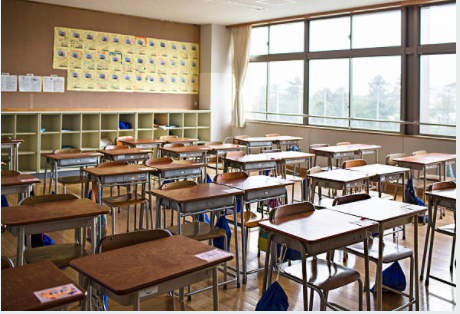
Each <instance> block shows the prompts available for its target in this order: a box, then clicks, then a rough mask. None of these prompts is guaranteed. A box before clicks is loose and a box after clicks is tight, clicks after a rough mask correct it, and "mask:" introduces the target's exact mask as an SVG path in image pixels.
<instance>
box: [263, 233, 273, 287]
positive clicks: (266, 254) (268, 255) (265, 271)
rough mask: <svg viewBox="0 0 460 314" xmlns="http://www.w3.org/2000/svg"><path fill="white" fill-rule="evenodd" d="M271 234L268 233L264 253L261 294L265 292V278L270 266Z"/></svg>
mask: <svg viewBox="0 0 460 314" xmlns="http://www.w3.org/2000/svg"><path fill="white" fill-rule="evenodd" d="M272 238H273V233H272V232H269V233H268V237H267V248H266V250H267V251H266V252H265V266H264V281H263V284H262V293H265V291H267V277H268V270H269V265H270V255H271V254H270V253H271V244H272Z"/></svg>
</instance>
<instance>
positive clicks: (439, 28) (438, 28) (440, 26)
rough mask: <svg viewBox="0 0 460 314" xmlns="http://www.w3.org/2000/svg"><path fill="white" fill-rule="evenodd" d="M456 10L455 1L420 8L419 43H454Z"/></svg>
mask: <svg viewBox="0 0 460 314" xmlns="http://www.w3.org/2000/svg"><path fill="white" fill-rule="evenodd" d="M456 11H457V10H456V5H455V3H452V4H446V5H436V6H429V7H423V8H421V10H420V25H421V29H420V42H421V44H422V45H425V44H441V43H454V42H455V38H456V28H457V27H456V25H455V24H456V23H455V22H456V17H455V13H456Z"/></svg>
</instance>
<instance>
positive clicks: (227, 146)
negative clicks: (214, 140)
mask: <svg viewBox="0 0 460 314" xmlns="http://www.w3.org/2000/svg"><path fill="white" fill-rule="evenodd" d="M200 147H206V148H209V149H211V150H228V149H235V148H241V149H245V148H246V146H244V145H237V144H213V145H209V144H208V145H201V146H200Z"/></svg>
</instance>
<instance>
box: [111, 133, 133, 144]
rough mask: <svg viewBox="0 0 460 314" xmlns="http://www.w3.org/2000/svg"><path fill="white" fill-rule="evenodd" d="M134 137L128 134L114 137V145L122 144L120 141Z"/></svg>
mask: <svg viewBox="0 0 460 314" xmlns="http://www.w3.org/2000/svg"><path fill="white" fill-rule="evenodd" d="M133 139H134V137H132V136H130V135H127V136H120V137H117V138H115V145H122V144H121V141H124V140H133Z"/></svg>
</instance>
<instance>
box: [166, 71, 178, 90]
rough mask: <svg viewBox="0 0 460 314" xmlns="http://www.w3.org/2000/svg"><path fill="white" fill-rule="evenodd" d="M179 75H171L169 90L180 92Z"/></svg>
mask: <svg viewBox="0 0 460 314" xmlns="http://www.w3.org/2000/svg"><path fill="white" fill-rule="evenodd" d="M178 83H179V77H178V76H177V75H169V81H168V84H169V89H168V90H169V92H170V93H178V92H179V84H178Z"/></svg>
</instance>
